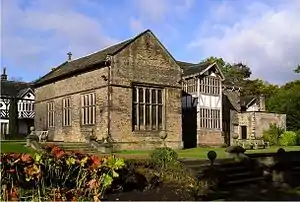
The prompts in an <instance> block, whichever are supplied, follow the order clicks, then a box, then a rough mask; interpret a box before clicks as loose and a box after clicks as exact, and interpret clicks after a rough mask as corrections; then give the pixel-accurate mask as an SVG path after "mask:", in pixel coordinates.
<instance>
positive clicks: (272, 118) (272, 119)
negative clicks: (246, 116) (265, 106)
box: [255, 112, 286, 137]
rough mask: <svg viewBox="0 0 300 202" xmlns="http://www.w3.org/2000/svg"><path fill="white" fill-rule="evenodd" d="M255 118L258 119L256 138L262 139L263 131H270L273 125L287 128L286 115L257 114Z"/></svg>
mask: <svg viewBox="0 0 300 202" xmlns="http://www.w3.org/2000/svg"><path fill="white" fill-rule="evenodd" d="M255 117H256V125H255V135H256V137H261V136H262V134H263V131H265V130H268V129H269V126H270V124H271V123H272V124H276V125H277V126H280V127H283V128H284V129H285V128H286V115H285V114H276V113H268V112H255Z"/></svg>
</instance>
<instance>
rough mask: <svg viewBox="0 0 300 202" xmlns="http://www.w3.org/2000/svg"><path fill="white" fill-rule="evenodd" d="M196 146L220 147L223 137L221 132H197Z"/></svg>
mask: <svg viewBox="0 0 300 202" xmlns="http://www.w3.org/2000/svg"><path fill="white" fill-rule="evenodd" d="M197 142H198V146H222V145H223V144H224V137H223V136H222V131H221V130H201V129H200V130H197Z"/></svg>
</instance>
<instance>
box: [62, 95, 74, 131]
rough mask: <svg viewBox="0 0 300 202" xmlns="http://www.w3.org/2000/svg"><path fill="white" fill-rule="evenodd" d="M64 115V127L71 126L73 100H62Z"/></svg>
mask: <svg viewBox="0 0 300 202" xmlns="http://www.w3.org/2000/svg"><path fill="white" fill-rule="evenodd" d="M62 102H63V103H62V105H63V113H62V119H63V120H62V123H63V126H71V120H72V119H71V99H70V98H64V99H63V100H62Z"/></svg>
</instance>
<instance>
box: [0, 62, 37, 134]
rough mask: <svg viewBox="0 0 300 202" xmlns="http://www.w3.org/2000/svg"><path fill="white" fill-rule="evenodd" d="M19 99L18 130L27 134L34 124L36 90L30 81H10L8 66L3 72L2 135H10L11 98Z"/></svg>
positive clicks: (0, 119)
mask: <svg viewBox="0 0 300 202" xmlns="http://www.w3.org/2000/svg"><path fill="white" fill-rule="evenodd" d="M13 98H16V99H17V107H18V132H19V134H17V135H24V136H25V135H27V134H28V133H29V128H30V126H33V125H34V116H35V113H34V100H35V95H34V90H33V89H32V87H31V84H30V83H25V82H19V81H10V80H8V79H7V75H6V68H3V72H2V74H1V97H0V123H1V125H0V127H1V137H5V136H6V135H9V107H10V103H11V100H12V99H13Z"/></svg>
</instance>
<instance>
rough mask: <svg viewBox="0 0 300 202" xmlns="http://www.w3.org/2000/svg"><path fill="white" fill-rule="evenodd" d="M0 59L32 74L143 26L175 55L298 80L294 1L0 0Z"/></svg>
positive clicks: (299, 21) (15, 71)
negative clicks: (234, 64)
mask: <svg viewBox="0 0 300 202" xmlns="http://www.w3.org/2000/svg"><path fill="white" fill-rule="evenodd" d="M0 10H1V11H0V12H1V41H0V42H1V66H2V67H4V66H5V67H6V69H7V70H6V71H7V74H8V76H9V77H10V78H13V79H20V80H23V81H33V80H35V79H37V78H39V77H40V76H43V75H44V74H46V73H47V72H49V71H50V70H51V68H53V67H56V66H58V65H60V64H61V63H63V62H65V61H66V60H67V52H69V51H71V52H72V54H73V58H74V59H76V58H78V57H82V56H84V55H87V54H90V53H92V52H95V51H97V50H101V49H103V48H104V47H106V46H109V45H113V44H114V43H117V42H119V41H123V40H126V39H128V38H131V37H133V36H135V35H137V34H139V33H140V32H142V31H144V30H146V29H150V30H151V31H152V32H153V33H154V34H155V35H156V36H157V37H158V38H159V40H160V41H161V42H162V43H163V44H164V46H165V47H166V48H167V49H168V50H169V52H171V54H172V55H173V56H174V57H175V58H176V59H177V60H183V61H188V62H195V63H198V62H200V61H202V60H203V59H205V58H207V57H209V56H216V57H222V58H224V60H226V61H228V62H243V63H244V64H246V65H248V66H249V67H250V68H251V70H252V73H253V74H252V78H260V79H264V80H266V81H268V82H270V83H275V84H284V83H286V82H288V81H291V80H294V79H300V76H299V74H298V75H297V74H296V73H294V72H293V69H294V68H295V67H296V66H297V65H298V64H299V63H300V0H251V1H250V0H51V1H50V0H1V9H0Z"/></svg>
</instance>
